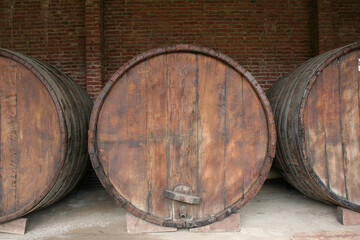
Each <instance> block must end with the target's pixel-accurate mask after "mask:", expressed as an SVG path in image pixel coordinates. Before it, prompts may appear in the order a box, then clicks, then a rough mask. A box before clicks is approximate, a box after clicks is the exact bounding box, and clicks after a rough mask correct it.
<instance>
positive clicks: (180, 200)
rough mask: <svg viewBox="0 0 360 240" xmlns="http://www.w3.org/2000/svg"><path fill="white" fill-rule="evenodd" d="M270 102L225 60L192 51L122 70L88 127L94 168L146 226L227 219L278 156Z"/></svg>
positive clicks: (183, 48) (170, 52)
mask: <svg viewBox="0 0 360 240" xmlns="http://www.w3.org/2000/svg"><path fill="white" fill-rule="evenodd" d="M275 132H276V131H275V128H274V123H273V117H272V113H271V110H270V105H269V102H268V100H267V98H266V96H265V94H264V92H263V91H262V90H261V87H260V86H259V85H258V84H257V83H256V81H255V79H254V77H253V76H252V75H251V74H250V73H249V72H248V71H246V70H244V68H242V67H241V66H239V65H238V64H237V63H235V62H234V61H233V60H231V59H230V58H228V57H226V56H224V55H222V54H219V53H216V52H214V51H212V50H209V49H204V48H200V47H195V46H189V45H176V46H172V47H166V48H160V49H155V50H151V51H149V52H146V53H143V54H141V55H139V56H137V57H135V58H134V59H133V60H131V61H130V62H129V63H127V64H126V65H125V66H123V67H122V68H120V69H119V70H118V71H117V72H116V73H115V74H114V75H113V76H112V78H111V79H110V80H109V81H108V83H107V84H106V86H105V87H104V89H103V91H102V92H101V94H100V96H99V98H98V99H97V101H96V102H95V105H94V109H93V112H92V115H91V119H90V130H89V151H90V157H91V161H92V165H93V167H94V168H95V170H96V173H97V175H98V177H99V179H100V181H101V182H102V184H103V185H104V187H105V189H107V191H108V192H109V193H110V194H111V196H112V197H113V198H114V200H115V201H116V202H117V203H118V204H119V205H121V206H123V207H124V208H125V209H126V210H128V211H129V212H131V213H132V214H133V215H135V216H137V217H139V218H141V219H145V220H146V221H149V222H152V223H155V224H159V225H163V226H172V227H178V228H192V227H197V226H202V225H206V224H210V223H213V222H215V221H219V220H222V219H224V218H225V217H226V216H228V215H230V214H232V213H233V212H235V211H236V210H238V209H239V208H240V207H241V206H242V205H244V204H245V203H246V202H247V201H249V200H250V199H251V198H252V197H253V196H254V195H255V194H256V193H257V191H258V190H259V189H260V187H261V186H262V184H263V182H264V180H265V178H266V175H267V173H268V171H269V169H270V166H271V164H272V158H273V155H274V153H275V138H276V137H275V134H276V133H275Z"/></svg>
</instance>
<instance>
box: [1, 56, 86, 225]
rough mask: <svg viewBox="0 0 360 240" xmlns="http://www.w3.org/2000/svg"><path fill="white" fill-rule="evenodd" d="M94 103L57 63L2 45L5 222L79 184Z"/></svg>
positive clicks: (84, 162)
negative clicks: (55, 64)
mask: <svg viewBox="0 0 360 240" xmlns="http://www.w3.org/2000/svg"><path fill="white" fill-rule="evenodd" d="M91 107H92V102H91V100H90V98H89V97H88V96H87V95H86V93H85V92H84V91H83V90H82V89H81V88H80V87H79V86H78V85H76V83H75V82H74V81H73V80H71V79H70V78H68V77H67V76H66V75H64V74H62V73H61V72H59V71H58V70H57V69H55V68H54V67H52V66H50V65H48V64H47V63H44V62H42V61H40V60H38V59H34V58H31V57H29V56H25V55H23V54H20V53H15V52H12V51H9V50H6V49H0V143H1V144H0V223H3V222H7V221H11V220H13V219H15V218H18V217H20V216H23V215H25V214H27V213H29V212H31V211H35V210H37V209H40V208H41V207H44V206H47V205H49V204H51V203H53V202H55V201H57V200H59V199H60V198H62V197H64V196H65V195H66V194H67V193H68V192H69V191H71V190H72V189H73V188H74V186H75V185H76V183H77V182H78V181H79V179H80V178H81V176H82V173H83V172H84V170H85V166H86V165H87V156H88V155H87V147H86V143H87V130H88V122H89V116H90V109H91Z"/></svg>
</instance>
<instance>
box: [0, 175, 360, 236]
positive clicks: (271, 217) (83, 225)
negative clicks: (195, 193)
mask: <svg viewBox="0 0 360 240" xmlns="http://www.w3.org/2000/svg"><path fill="white" fill-rule="evenodd" d="M125 213H126V212H125V210H123V209H122V208H120V207H118V206H116V205H115V204H114V203H113V202H112V200H111V199H110V198H109V196H108V195H107V193H106V192H105V191H78V192H74V193H71V194H70V195H69V196H67V197H66V198H65V199H63V200H61V201H60V202H58V203H56V204H54V205H52V206H50V207H48V208H46V209H42V210H40V211H38V212H36V213H32V214H30V215H28V216H27V217H28V219H29V220H28V228H27V232H26V234H25V235H24V236H17V235H11V234H0V239H21V240H23V239H36V240H47V239H76V240H92V239H106V240H108V239H109V240H112V239H124V240H128V239H134V240H136V239H139V240H152V239H160V240H161V239H181V240H183V239H184V240H187V239H189V240H193V239H200V240H202V239H204V240H205V239H206V240H208V239H210V240H211V239H229V240H231V239H242V240H247V239H249V240H250V239H251V240H254V239H266V240H272V239H276V240H278V239H280V240H281V239H294V240H307V239H310V240H313V239H324V240H338V239H339V240H340V239H346V240H349V239H351V240H353V239H359V240H360V226H342V225H341V224H340V223H338V222H337V220H336V207H335V206H329V205H325V204H323V203H320V202H317V201H314V200H311V199H309V198H306V197H304V196H303V195H302V194H301V193H299V192H297V191H296V190H294V189H292V188H290V187H289V186H288V185H287V184H286V183H285V182H283V180H281V179H277V180H270V181H267V182H266V183H265V185H264V186H263V188H262V189H261V190H260V192H259V194H258V195H257V196H256V197H255V198H253V199H252V200H251V201H250V202H249V203H248V204H247V205H246V206H244V207H243V208H242V209H241V210H240V214H241V224H242V228H241V232H239V233H189V232H188V231H186V230H181V231H178V232H174V233H148V234H127V233H126V225H125Z"/></svg>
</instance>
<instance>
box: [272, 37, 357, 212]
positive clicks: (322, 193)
mask: <svg viewBox="0 0 360 240" xmlns="http://www.w3.org/2000/svg"><path fill="white" fill-rule="evenodd" d="M359 84H360V43H355V44H351V45H348V46H345V47H342V48H338V49H335V50H332V51H329V52H327V53H324V54H322V55H319V56H317V57H314V58H312V59H310V60H308V61H306V62H305V63H303V64H301V65H300V66H298V67H296V68H295V69H294V70H292V71H291V72H290V73H288V74H287V75H285V76H284V77H282V78H280V79H279V80H278V81H277V82H276V83H275V84H274V85H273V86H272V87H271V88H270V89H269V92H268V94H267V95H268V97H269V100H270V102H271V106H272V109H273V112H274V115H275V122H276V126H277V136H278V140H277V143H278V144H277V151H276V161H275V164H274V165H275V166H276V167H277V168H278V169H279V170H280V172H281V173H282V175H283V176H284V177H285V178H286V179H287V180H288V181H289V183H291V184H292V185H293V186H295V187H296V188H297V189H299V190H300V191H301V192H303V193H304V194H305V195H307V196H309V197H311V198H314V199H318V200H321V201H324V202H328V203H334V204H337V205H341V206H344V207H348V208H350V209H353V210H356V211H360V175H359V172H360V122H359V121H360V115H359V112H360V109H359V106H360V105H359V94H360V91H359Z"/></svg>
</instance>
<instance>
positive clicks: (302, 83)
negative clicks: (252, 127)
mask: <svg viewBox="0 0 360 240" xmlns="http://www.w3.org/2000/svg"><path fill="white" fill-rule="evenodd" d="M359 49H360V42H355V43H352V44H349V45H346V46H343V47H340V48H337V49H333V50H331V51H328V52H326V53H323V54H321V55H318V56H316V57H313V58H311V59H309V60H307V61H306V62H304V63H303V64H300V65H298V66H297V67H295V68H294V69H293V70H292V71H291V72H289V73H288V74H286V75H285V76H283V77H281V78H279V79H278V80H277V82H276V83H275V84H274V85H273V86H272V87H271V88H270V89H269V91H268V92H267V96H268V98H269V101H270V103H271V106H272V108H273V113H274V118H275V121H276V125H277V128H276V129H277V137H278V138H277V147H276V156H275V159H274V167H275V168H276V169H277V170H278V171H279V172H280V173H281V175H282V176H283V177H284V178H285V179H286V180H287V181H288V182H289V183H290V184H291V185H293V186H294V187H295V188H297V189H298V190H299V191H301V192H302V193H303V194H305V195H306V196H308V197H310V198H313V199H316V200H319V201H322V202H325V203H328V204H335V205H340V206H343V207H346V208H349V209H352V210H355V211H360V204H356V203H354V202H351V201H349V200H346V199H344V198H342V197H339V196H338V195H337V194H336V193H334V192H333V191H331V189H329V188H328V187H326V186H325V185H323V183H322V182H321V180H320V179H319V177H318V176H317V174H316V173H315V172H314V170H313V169H312V168H311V167H310V166H309V164H308V162H307V158H306V155H307V152H306V142H305V126H304V112H305V106H306V101H307V98H308V95H309V93H310V90H311V87H312V85H313V84H314V82H315V81H316V79H317V76H318V75H319V74H320V72H322V71H323V70H324V69H325V68H326V67H327V66H328V65H329V64H330V63H331V62H333V61H334V60H335V59H337V58H340V57H341V56H344V55H346V54H348V53H350V52H352V51H355V50H359ZM299 72H300V74H297V73H299ZM294 75H295V76H296V77H295V78H294V80H292V79H291V78H292V76H294ZM289 82H290V83H291V82H297V86H296V88H297V89H296V91H297V92H296V94H294V95H293V96H291V100H290V101H286V100H284V96H283V94H280V93H279V92H281V91H282V90H284V89H285V91H289V89H288V85H289ZM279 86H282V88H281V89H280V87H279ZM287 102H291V103H290V104H291V107H288V110H290V109H292V111H291V110H290V113H289V114H288V115H286V114H280V113H279V112H278V110H279V108H284V106H283V105H284V104H285V103H287ZM279 103H280V104H279ZM281 122H287V123H290V124H289V126H293V128H290V127H289V128H286V125H284V124H281ZM290 130H291V131H290ZM291 132H292V133H293V135H294V136H295V137H294V140H293V141H283V139H282V136H286V137H287V138H289V137H291V134H290V133H291ZM283 145H289V149H291V150H292V152H289V153H287V154H288V155H291V154H292V155H295V156H296V157H294V158H292V159H293V160H294V161H292V160H291V159H290V158H284V157H283V150H282V149H281V148H282V147H281V146H283ZM294 162H295V163H296V164H297V166H299V167H297V168H294V169H293V170H291V169H290V168H289V166H290V165H293V166H294V164H293V163H294ZM299 174H300V175H299ZM295 175H298V176H299V177H297V176H295ZM301 175H302V176H303V177H300V176H301ZM304 185H305V187H304Z"/></svg>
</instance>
